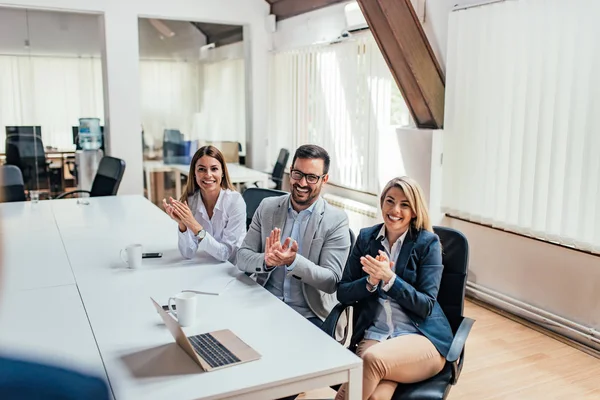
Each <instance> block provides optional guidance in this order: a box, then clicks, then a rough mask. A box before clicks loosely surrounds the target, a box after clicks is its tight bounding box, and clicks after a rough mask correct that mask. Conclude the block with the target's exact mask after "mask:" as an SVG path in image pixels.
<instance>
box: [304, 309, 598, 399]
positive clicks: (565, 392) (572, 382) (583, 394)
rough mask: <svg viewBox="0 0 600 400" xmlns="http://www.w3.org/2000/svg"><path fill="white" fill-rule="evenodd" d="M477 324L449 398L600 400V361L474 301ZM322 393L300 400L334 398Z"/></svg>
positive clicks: (472, 313)
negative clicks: (462, 367)
mask: <svg viewBox="0 0 600 400" xmlns="http://www.w3.org/2000/svg"><path fill="white" fill-rule="evenodd" d="M465 315H466V316H468V317H471V318H474V319H475V320H476V322H475V325H473V330H472V331H471V334H470V335H469V339H468V340H467V345H466V346H467V347H466V350H465V351H466V353H465V366H464V369H463V371H462V374H461V376H460V380H459V382H458V384H457V385H456V386H455V387H453V388H452V389H451V391H450V395H449V396H448V398H449V399H450V400H458V399H460V400H485V399H494V400H499V399H519V400H520V399H543V400H550V399H568V400H571V399H577V400H583V399H594V400H598V399H600V359H598V358H595V357H593V356H590V355H588V354H586V353H584V352H582V351H580V350H578V349H575V348H573V347H571V346H569V345H567V344H565V343H562V342H560V341H558V340H555V339H553V338H551V337H549V336H546V335H544V334H542V333H540V332H538V331H536V330H534V329H531V328H528V327H526V326H524V325H521V324H520V323H518V322H515V321H512V320H510V319H508V318H505V317H503V316H501V315H499V314H496V313H494V312H492V311H490V310H488V309H486V308H483V307H481V306H478V305H476V304H474V303H472V302H467V303H466V305H465ZM334 395H335V393H334V392H333V391H332V390H331V389H322V390H318V391H312V392H308V393H305V394H304V395H302V397H299V399H331V398H333V397H334Z"/></svg>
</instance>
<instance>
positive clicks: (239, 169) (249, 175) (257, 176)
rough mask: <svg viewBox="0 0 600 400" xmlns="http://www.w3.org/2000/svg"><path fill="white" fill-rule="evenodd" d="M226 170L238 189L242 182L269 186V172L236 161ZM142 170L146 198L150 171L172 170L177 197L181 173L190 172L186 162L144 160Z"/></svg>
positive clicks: (149, 191)
mask: <svg viewBox="0 0 600 400" xmlns="http://www.w3.org/2000/svg"><path fill="white" fill-rule="evenodd" d="M227 170H228V172H229V179H231V183H232V184H234V185H236V186H237V188H238V190H239V189H240V185H241V184H243V183H254V182H258V183H259V184H260V186H261V187H269V174H266V173H264V172H262V171H257V170H255V169H252V168H248V167H245V166H243V165H239V164H236V163H228V164H227ZM144 172H145V174H146V185H147V188H146V190H147V193H148V198H149V199H152V182H151V179H152V172H174V173H175V174H176V176H175V195H176V197H177V198H179V196H180V195H181V179H180V177H181V175H183V176H187V175H188V174H189V172H190V166H189V165H188V164H165V163H164V162H162V161H144Z"/></svg>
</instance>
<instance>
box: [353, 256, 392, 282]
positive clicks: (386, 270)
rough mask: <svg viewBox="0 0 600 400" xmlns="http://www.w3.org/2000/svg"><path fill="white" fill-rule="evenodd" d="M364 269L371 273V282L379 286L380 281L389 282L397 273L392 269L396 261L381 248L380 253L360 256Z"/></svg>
mask: <svg viewBox="0 0 600 400" xmlns="http://www.w3.org/2000/svg"><path fill="white" fill-rule="evenodd" d="M360 263H361V265H362V266H363V267H362V269H363V271H365V272H366V273H367V274H369V282H370V283H371V284H372V285H373V286H377V285H378V284H379V282H381V281H383V282H384V283H387V282H389V281H390V280H391V279H392V278H393V277H394V276H396V274H395V273H394V271H392V267H393V266H394V262H393V261H390V260H389V258H388V255H387V254H386V253H385V252H384V251H381V250H379V255H378V256H376V257H372V256H370V255H367V256H364V257H361V258H360Z"/></svg>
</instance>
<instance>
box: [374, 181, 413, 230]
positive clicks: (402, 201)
mask: <svg viewBox="0 0 600 400" xmlns="http://www.w3.org/2000/svg"><path fill="white" fill-rule="evenodd" d="M381 214H382V216H383V222H384V224H385V229H386V230H387V231H389V232H393V233H396V234H399V235H402V234H403V233H404V232H406V230H407V229H408V227H409V226H410V221H411V220H412V219H413V218H415V217H416V214H415V212H414V211H413V210H412V208H411V207H410V203H409V202H408V199H407V198H406V196H405V195H404V192H403V191H402V189H400V188H399V187H395V186H394V187H391V188H390V189H389V190H388V191H387V193H386V194H385V197H384V199H383V204H382V205H381Z"/></svg>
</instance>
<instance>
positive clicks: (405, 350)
mask: <svg viewBox="0 0 600 400" xmlns="http://www.w3.org/2000/svg"><path fill="white" fill-rule="evenodd" d="M380 204H381V214H382V217H383V224H378V225H375V226H372V227H370V228H364V229H362V230H361V231H360V234H359V236H358V238H357V240H356V245H355V246H354V248H353V249H352V253H351V254H350V257H349V258H348V261H347V263H346V268H345V269H344V274H343V276H342V280H341V281H340V283H339V286H338V290H337V298H338V300H339V301H340V302H341V303H343V304H353V305H354V314H355V318H354V321H356V323H355V325H354V327H353V328H354V332H353V334H352V339H351V343H350V349H351V350H353V351H355V352H356V354H357V355H359V356H360V357H361V358H362V359H363V396H362V398H363V400H367V399H385V400H389V399H391V398H392V396H393V394H394V390H395V389H396V386H397V385H398V383H414V382H419V381H423V380H425V379H428V378H431V377H432V376H434V375H436V374H438V373H439V372H440V371H441V370H442V368H443V367H444V364H445V362H446V360H445V357H446V355H447V354H448V350H449V349H450V344H451V343H452V336H453V335H452V329H451V328H450V324H449V323H448V320H447V319H446V316H445V314H444V312H443V311H442V308H441V307H440V305H439V304H438V302H437V294H438V291H439V289H440V282H441V279H442V271H443V269H444V266H443V265H442V250H441V244H440V240H439V238H438V237H437V235H436V234H435V233H433V228H432V226H431V221H430V219H429V213H428V211H427V205H426V203H425V201H424V197H423V192H422V190H421V188H420V186H419V185H418V184H417V182H415V181H414V180H413V179H411V178H408V177H405V176H404V177H400V178H394V179H392V180H391V181H389V182H388V184H387V185H386V186H385V188H384V189H383V192H382V193H381V198H380ZM344 392H345V386H342V388H341V389H340V391H339V392H338V395H337V397H336V399H343V398H344Z"/></svg>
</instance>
